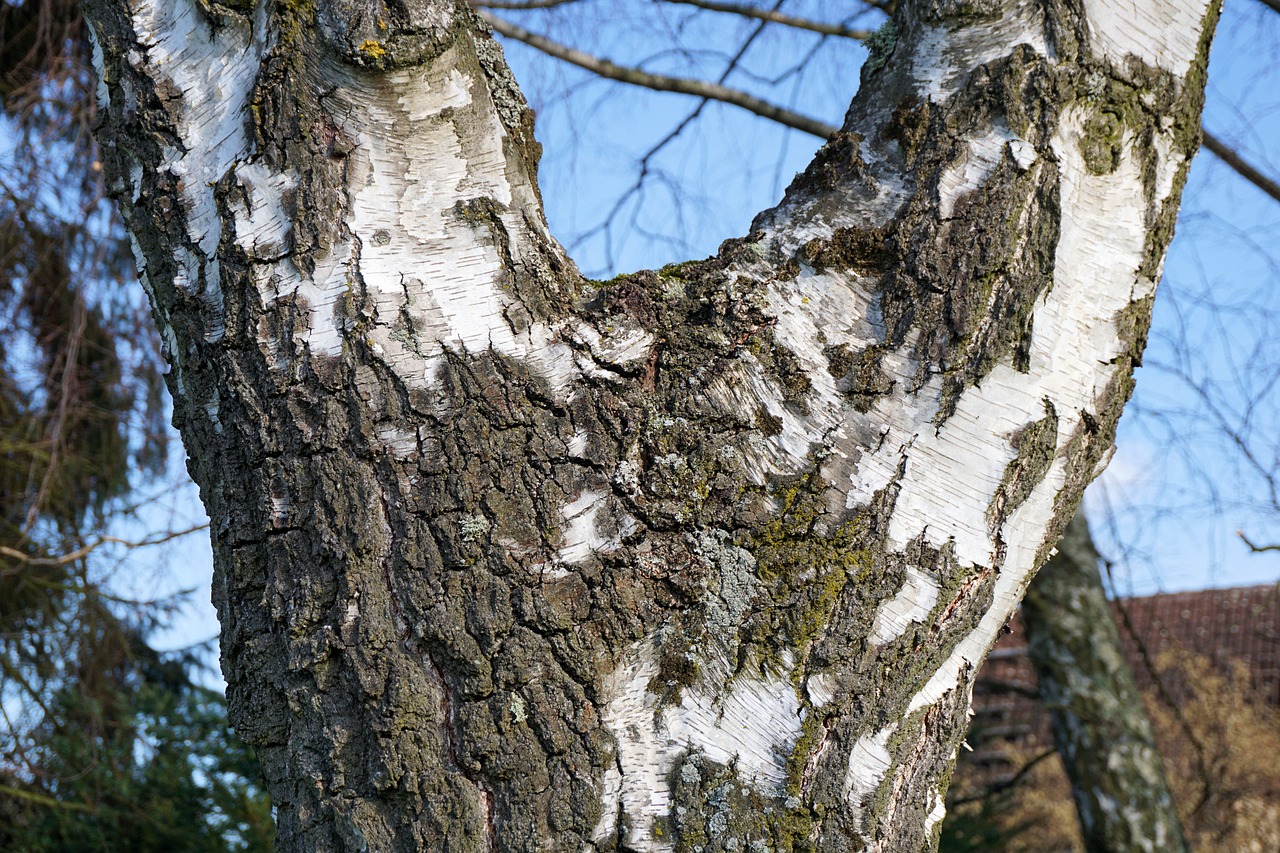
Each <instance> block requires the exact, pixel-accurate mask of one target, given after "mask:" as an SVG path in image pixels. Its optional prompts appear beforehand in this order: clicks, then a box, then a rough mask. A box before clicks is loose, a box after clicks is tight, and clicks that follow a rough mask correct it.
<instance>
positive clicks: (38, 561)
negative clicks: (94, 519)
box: [0, 523, 209, 575]
mask: <svg viewBox="0 0 1280 853" xmlns="http://www.w3.org/2000/svg"><path fill="white" fill-rule="evenodd" d="M208 527H209V525H208V523H205V524H197V525H195V526H193V527H188V528H187V529H185V530H174V531H170V532H168V533H164V534H161V535H159V536H152V537H149V538H147V539H139V540H136V541H135V540H130V539H121V538H119V537H118V536H99V537H98V538H97V539H95V540H93V541H92V542H90V543H89V544H87V545H84V546H83V547H80V548H77V549H76V550H74V551H71V552H69V553H66V554H61V555H59V556H57V557H33V556H31V555H30V554H24V553H22V552H21V551H19V550H17V549H16V548H9V547H7V546H5V545H0V556H5V557H8V558H9V559H11V560H15V561H17V562H19V563H22V564H23V565H26V566H65V565H67V564H68V563H74V562H76V561H77V560H80V559H83V558H84V557H87V556H89V554H91V553H92V552H93V551H95V550H97V549H98V548H101V547H102V546H103V545H123V546H124V547H126V548H146V547H148V546H150V545H160V544H162V543H164V542H169V541H171V540H174V539H178V538H180V537H182V536H186V535H187V534H189V533H195V532H197V531H199V530H205V529H207V528H208ZM3 574H5V572H4V571H0V575H3Z"/></svg>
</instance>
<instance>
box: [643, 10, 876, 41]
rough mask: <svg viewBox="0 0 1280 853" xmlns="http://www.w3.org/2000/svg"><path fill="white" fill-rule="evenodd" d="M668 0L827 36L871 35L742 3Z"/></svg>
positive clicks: (854, 37)
mask: <svg viewBox="0 0 1280 853" xmlns="http://www.w3.org/2000/svg"><path fill="white" fill-rule="evenodd" d="M666 2H668V3H678V4H680V5H683V6H696V7H697V8H699V9H706V10H707V11H709V12H728V13H730V14H733V15H742V16H743V17H745V18H755V19H756V20H759V21H768V22H769V23H771V24H781V25H782V26H784V27H792V28H794V29H797V30H808V31H810V32H815V33H822V34H823V35H826V36H840V37H841V38H849V39H856V40H858V41H862V40H863V39H865V38H866V37H867V36H869V35H871V32H870V30H853V29H849V28H848V27H842V26H840V25H839V24H825V23H823V22H821V21H812V20H809V19H808V18H797V17H794V16H792V15H784V14H782V13H781V12H771V11H769V10H767V9H757V8H755V7H754V6H746V5H743V4H740V3H717V2H715V0H666Z"/></svg>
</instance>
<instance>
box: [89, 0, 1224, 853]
mask: <svg viewBox="0 0 1280 853" xmlns="http://www.w3.org/2000/svg"><path fill="white" fill-rule="evenodd" d="M1094 5H1095V4H1093V3H1091V2H1086V3H1084V5H1083V6H1082V5H1079V4H1067V3H1059V2H1056V1H1055V2H1044V3H1038V2H1030V0H1008V2H987V0H983V2H980V3H954V2H949V0H937V2H916V3H904V4H900V6H901V9H900V11H899V13H898V16H897V18H896V19H895V23H894V25H893V26H892V28H891V29H886V30H884V31H883V32H881V33H880V34H879V35H878V36H877V37H876V38H875V39H874V44H875V46H876V49H875V55H874V56H873V60H874V61H873V62H871V63H869V64H868V67H867V68H866V69H864V72H863V82H862V87H861V89H860V91H859V93H858V95H857V97H856V98H855V99H854V101H853V104H852V106H851V107H850V110H849V113H848V115H847V117H846V119H845V122H844V126H843V128H842V129H841V131H840V132H839V133H837V134H836V135H835V136H834V137H833V138H832V139H831V140H830V141H829V142H828V143H827V145H826V146H824V148H823V149H822V150H821V151H820V152H819V154H818V156H817V158H816V159H815V160H814V162H813V164H812V165H811V166H810V167H809V168H808V169H807V170H806V171H805V173H804V174H802V175H801V176H799V177H798V178H797V179H796V181H795V182H794V183H793V185H792V186H791V187H790V188H789V190H788V192H787V195H786V197H785V198H784V199H783V201H782V203H781V204H780V205H779V206H778V207H776V208H774V209H772V210H769V211H766V212H764V213H762V214H760V216H759V217H757V219H756V222H755V224H754V226H753V229H752V233H751V234H749V235H747V236H746V237H743V238H740V239H734V240H729V241H727V242H726V243H725V244H724V245H723V246H722V247H721V249H720V251H719V253H718V254H717V255H716V256H714V257H712V258H708V259H706V260H701V261H695V262H690V263H687V264H681V265H676V266H672V267H667V268H664V269H662V270H658V271H656V272H648V271H646V272H640V273H635V274H632V275H627V276H621V277H619V278H617V279H614V280H612V281H609V282H592V281H586V280H584V279H583V278H582V277H581V276H580V275H579V273H578V272H577V270H576V268H575V267H574V265H573V264H572V262H571V261H570V260H569V259H568V258H567V257H566V256H565V254H564V252H563V251H562V250H561V248H560V247H559V245H558V244H557V243H556V242H555V241H554V240H553V239H552V237H551V236H550V234H549V233H548V232H547V228H546V224H545V221H544V219H543V215H542V211H541V206H540V199H539V196H538V191H537V186H536V169H537V160H538V154H539V149H538V146H537V143H536V142H535V141H534V139H533V136H532V119H531V116H530V113H529V112H528V110H527V109H526V108H525V106H524V102H523V100H522V98H521V96H520V94H519V90H518V89H517V87H516V85H515V82H514V81H513V80H512V78H511V75H510V72H509V71H508V70H507V69H506V66H505V64H504V63H503V60H502V55H501V51H500V50H499V48H498V47H497V45H496V44H495V43H494V42H493V40H492V39H491V37H490V34H489V33H488V32H487V30H486V29H485V27H484V26H483V25H482V24H481V23H480V22H478V21H477V20H476V19H475V18H474V16H473V15H472V13H471V12H470V11H469V9H468V8H467V5H466V4H465V3H464V2H457V3H454V2H445V1H444V0H415V2H410V3H397V4H387V5H385V6H384V5H381V4H380V3H378V2H377V0H343V2H337V0H334V2H325V3H322V4H320V5H313V4H312V3H310V2H308V0H279V2H277V3H274V4H266V5H262V4H259V3H252V2H249V0H235V2H228V3H217V2H214V3H203V2H200V3H197V2H195V0H86V12H87V16H88V18H89V19H90V21H91V23H92V28H93V32H94V36H95V44H96V46H97V51H96V53H97V59H96V63H97V65H98V67H99V73H100V75H101V80H102V84H101V88H100V97H101V100H102V114H103V116H104V121H103V125H102V127H101V128H100V135H101V138H102V141H103V144H104V149H105V150H106V152H107V161H106V166H107V169H108V173H109V175H110V178H111V181H112V184H113V190H114V192H115V193H116V196H117V198H118V200H119V202H120V204H121V207H122V210H123V212H124V215H125V219H126V222H127V223H128V225H129V227H130V229H131V232H132V234H133V235H134V238H135V244H136V251H137V256H138V263H139V267H140V269H141V271H142V274H143V280H144V282H145V283H146V286H147V287H148V290H149V293H150V296H151V299H152V306H153V313H154V315H155V318H156V321H157V322H158V323H159V325H160V328H161V330H162V332H163V336H164V339H165V340H166V342H167V355H168V358H169V360H170V364H171V365H172V369H171V372H170V374H169V381H170V386H171V388H172V390H173V392H174V398H175V420H176V422H177V424H178V426H179V428H180V429H181V431H182V434H183V438H184V441H185V442H186V445H187V447H188V451H189V455H190V458H191V463H190V464H191V470H192V474H193V476H194V477H195V479H196V482H197V483H198V484H199V485H200V488H201V492H202V495H203V498H204V501H205V504H206V506H207V508H208V511H209V515H210V518H211V520H212V525H213V527H212V530H213V534H212V535H213V545H214V559H215V572H216V578H215V586H214V596H215V603H216V604H217V607H218V610H219V616H220V619H221V621H222V626H223V634H222V654H223V670H224V673H225V674H226V677H227V680H228V689H229V693H228V697H229V701H230V707H231V713H232V718H233V721H234V723H235V725H236V726H237V728H238V730H239V731H240V732H241V734H242V735H244V736H245V737H246V738H247V739H248V740H249V741H250V742H251V743H253V744H254V745H255V746H256V747H257V749H258V752H259V755H260V757H261V760H262V764H263V767H264V768H265V772H266V773H267V775H268V782H269V785H270V788H271V792H272V796H273V799H274V802H275V803H276V806H277V810H278V821H279V835H278V843H279V845H280V849H281V850H307V851H327V850H346V849H353V850H357V849H373V850H404V851H411V850H440V851H534V850H594V851H607V850H632V851H668V850H677V851H686V850H688V851H692V850H704V851H717V850H749V851H755V850H769V849H772V850H828V851H850V850H863V849H865V850H885V851H888V850H893V851H898V850H918V849H929V848H931V847H932V846H934V845H936V838H937V834H938V831H939V830H940V820H941V817H942V814H943V806H942V802H943V794H944V791H945V787H946V784H947V780H948V778H949V775H950V768H951V765H952V761H953V758H954V754H955V750H956V748H957V746H958V744H959V742H960V741H961V739H962V738H963V736H964V732H965V728H966V724H967V719H968V706H969V691H970V683H971V678H972V674H973V670H974V668H975V667H976V665H977V664H978V662H980V661H981V660H982V658H983V656H984V655H985V654H986V652H987V649H988V648H989V646H990V645H991V643H992V641H993V639H994V637H995V635H996V632H997V630H998V629H999V628H1000V626H1001V625H1003V624H1004V622H1005V621H1006V620H1007V618H1008V616H1009V615H1010V613H1011V611H1012V609H1013V608H1014V607H1015V606H1016V604H1017V602H1018V600H1019V599H1020V597H1021V595H1022V592H1023V590H1024V588H1025V586H1026V584H1027V582H1028V579H1029V577H1030V574H1031V572H1032V571H1033V569H1034V568H1035V567H1036V566H1038V565H1039V564H1040V563H1041V562H1043V559H1044V558H1045V556H1046V555H1047V553H1048V551H1049V548H1050V546H1051V544H1052V543H1053V542H1055V541H1056V540H1057V538H1058V536H1059V534H1060V533H1061V531H1062V529H1063V527H1064V526H1065V525H1066V522H1067V521H1068V520H1069V519H1070V517H1071V516H1072V514H1073V512H1074V510H1075V507H1076V505H1077V503H1078V501H1079V497H1080V493H1081V491H1082V490H1083V488H1084V486H1085V485H1086V484H1087V483H1088V481H1089V480H1090V479H1091V478H1092V477H1093V476H1094V475H1095V474H1096V473H1097V472H1098V470H1099V469H1100V467H1101V466H1102V465H1103V464H1104V462H1105V459H1106V457H1107V455H1108V453H1109V450H1110V448H1111V444H1112V439H1113V434H1114V428H1115V422H1116V419H1117V417H1118V416H1119V413H1120V409H1121V407H1122V405H1123V404H1124V402H1125V400H1126V399H1127V397H1128V393H1129V389H1130V387H1131V378H1130V374H1131V371H1132V367H1133V365H1134V363H1135V362H1136V360H1137V359H1138V357H1139V355H1140V353H1141V349H1142V344H1143V340H1144V337H1145V330H1146V327H1147V323H1148V320H1149V312H1150V299H1151V294H1152V291H1153V288H1154V286H1155V280H1156V279H1157V278H1158V275H1159V269H1160V265H1161V262H1162V258H1163V254H1164V250H1165V247H1166V245H1167V243H1168V240H1169V238H1170V236H1171V234H1172V227H1173V221H1174V216H1175V212H1176V208H1177V201H1178V195H1179V192H1180V189H1181V186H1182V182H1183V180H1184V178H1185V175H1186V169H1187V165H1188V163H1189V162H1190V159H1191V156H1192V155H1193V153H1194V151H1195V148H1196V145H1197V143H1198V127H1199V122H1198V117H1199V110H1200V105H1201V99H1202V89H1203V82H1204V67H1205V62H1206V58H1207V51H1208V41H1209V34H1210V32H1211V31H1212V25H1213V22H1214V20H1215V19H1216V11H1215V10H1214V8H1213V7H1212V5H1211V4H1208V3H1201V2H1198V0H1195V2H1193V0H1143V2H1137V3H1134V4H1130V5H1126V6H1124V7H1123V9H1124V11H1123V13H1121V12H1120V11H1117V10H1118V9H1119V8H1120V7H1116V8H1112V6H1113V5H1114V4H1100V5H1099V7H1098V8H1094ZM1153 22H1156V23H1154V24H1153ZM1153 26H1154V27H1155V31H1157V32H1160V33H1166V30H1169V29H1170V28H1178V32H1176V33H1174V32H1168V33H1166V34H1165V35H1164V36H1162V37H1161V38H1160V39H1152V38H1151V37H1149V36H1148V35H1146V34H1147V33H1148V32H1150V31H1151V30H1152V27H1153Z"/></svg>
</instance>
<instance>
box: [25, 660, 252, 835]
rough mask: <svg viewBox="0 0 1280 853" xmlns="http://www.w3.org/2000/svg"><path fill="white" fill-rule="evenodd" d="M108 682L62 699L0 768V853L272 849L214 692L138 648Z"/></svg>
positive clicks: (243, 760)
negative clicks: (18, 760)
mask: <svg viewBox="0 0 1280 853" xmlns="http://www.w3.org/2000/svg"><path fill="white" fill-rule="evenodd" d="M134 645H135V649H134V651H136V652H139V653H140V654H139V656H138V657H134V658H132V659H130V660H125V661H121V662H119V663H118V665H117V666H115V667H111V668H109V669H108V672H109V673H110V677H111V679H112V681H113V683H112V684H111V685H110V686H109V687H107V688H106V689H102V688H99V689H97V690H95V691H93V692H89V691H86V690H84V689H83V687H84V685H69V686H68V687H67V688H65V689H63V690H61V691H59V693H58V694H57V696H56V697H55V700H54V703H53V705H52V706H51V707H50V709H49V713H48V715H47V716H46V718H45V720H44V722H43V724H42V725H41V726H40V727H39V729H38V730H37V731H36V733H35V735H34V737H33V738H32V739H31V742H30V743H29V744H28V745H26V747H25V748H24V750H23V752H24V753H25V757H26V758H27V763H26V764H25V765H24V766H21V767H12V766H6V767H0V849H4V850H22V851H27V853H71V852H72V851H84V850H129V851H137V853H148V851H155V853H162V851H164V853H168V851H192V853H206V851H207V853H223V851H246V853H248V851H269V850H271V847H272V838H273V832H274V830H273V827H272V820H271V808H270V803H269V800H268V799H267V796H266V794H265V793H264V792H263V791H262V789H261V787H260V785H259V783H258V778H259V770H258V766H257V762H256V760H255V759H254V757H253V754H252V752H251V751H250V750H249V748H248V747H246V746H244V745H243V744H241V743H240V742H239V741H238V740H237V739H236V738H235V736H234V735H233V734H232V733H231V731H230V730H229V729H228V727H227V721H226V704H225V700H224V699H223V697H222V696H221V695H220V694H219V693H217V692H216V691H213V690H210V689H208V688H205V687H200V686H198V685H195V684H193V683H192V682H191V681H190V680H189V679H188V675H187V674H188V668H189V667H190V666H192V665H193V661H191V660H189V659H185V660H184V659H176V660H173V659H166V658H164V657H162V656H160V655H157V654H155V653H154V652H150V650H148V649H146V647H145V646H144V645H142V644H141V641H139V640H137V639H136V638H135V639H134Z"/></svg>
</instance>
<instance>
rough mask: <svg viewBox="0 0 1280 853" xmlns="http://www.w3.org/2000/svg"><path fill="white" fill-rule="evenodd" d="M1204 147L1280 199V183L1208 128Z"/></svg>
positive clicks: (1263, 189)
mask: <svg viewBox="0 0 1280 853" xmlns="http://www.w3.org/2000/svg"><path fill="white" fill-rule="evenodd" d="M1263 2H1265V3H1268V5H1270V2H1273V0H1263ZM1274 2H1277V3H1280V0H1274ZM1204 147H1205V148H1208V149H1209V150H1210V151H1212V152H1213V153H1214V155H1215V156H1216V157H1217V158H1218V159H1219V160H1221V161H1222V162H1223V163H1226V164H1227V165H1228V166H1230V167H1231V168H1232V169H1233V170H1234V171H1235V173H1236V174H1237V175H1239V176H1240V177H1242V178H1244V179H1245V180H1246V181H1248V182H1249V183H1251V184H1253V185H1254V186H1255V187H1257V188H1258V189H1260V190H1262V191H1263V192H1264V193H1266V194H1267V195H1269V196H1271V197H1272V198H1273V199H1275V200H1276V201H1280V184H1277V183H1276V182H1275V181H1274V180H1272V179H1271V178H1269V177H1267V176H1266V175H1264V174H1262V172H1259V171H1258V170H1257V169H1255V168H1254V167H1253V166H1251V165H1250V164H1249V163H1246V162H1245V160H1244V158H1243V157H1241V156H1240V155H1239V154H1237V153H1236V151H1235V149H1234V148H1231V147H1230V146H1228V145H1226V144H1225V143H1224V142H1223V141H1222V140H1220V139H1218V137H1216V136H1214V135H1213V134H1212V133H1210V132H1209V131H1207V130H1205V131H1204Z"/></svg>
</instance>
